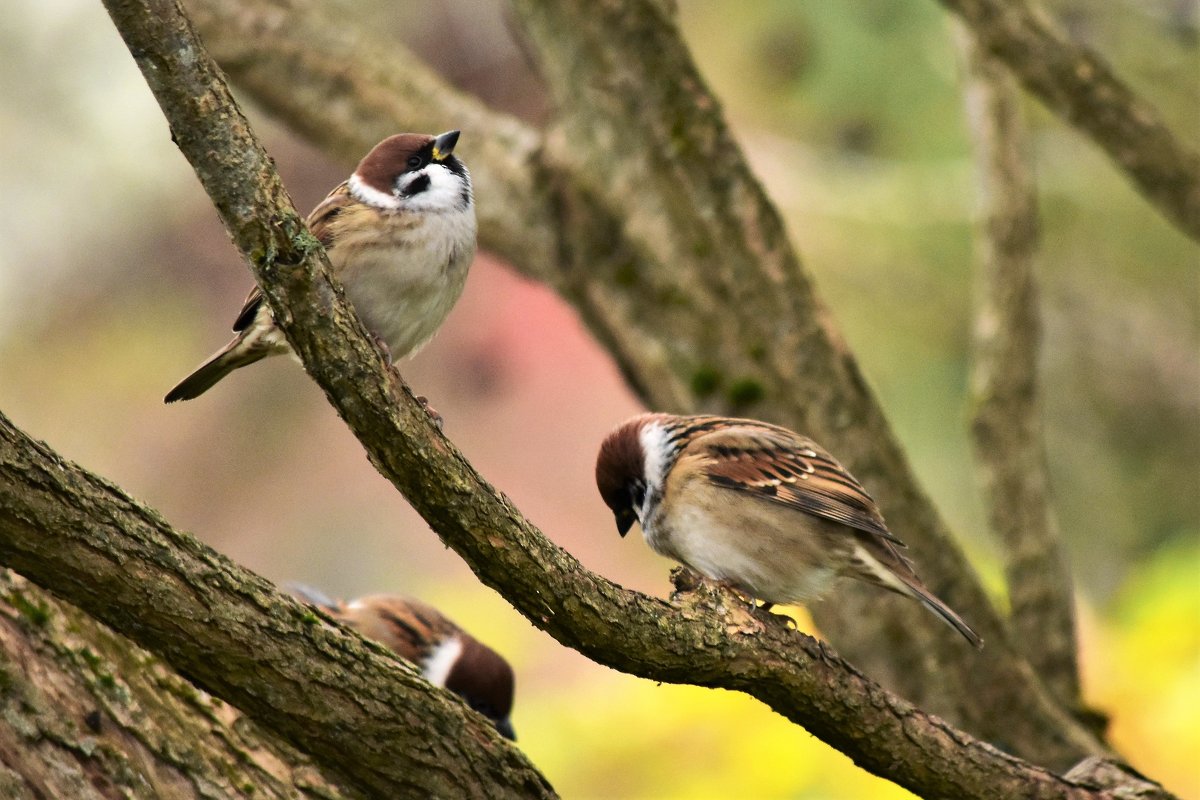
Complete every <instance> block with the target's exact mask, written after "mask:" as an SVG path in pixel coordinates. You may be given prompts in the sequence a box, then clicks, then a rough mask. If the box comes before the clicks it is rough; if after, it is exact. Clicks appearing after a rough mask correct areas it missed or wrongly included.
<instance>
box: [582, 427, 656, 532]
mask: <svg viewBox="0 0 1200 800" xmlns="http://www.w3.org/2000/svg"><path fill="white" fill-rule="evenodd" d="M662 417H663V415H661V414H643V415H641V416H638V417H634V418H633V419H631V420H629V421H627V422H625V423H624V424H622V425H621V426H620V427H618V428H617V429H616V430H614V431H613V432H612V433H610V434H609V435H608V436H607V437H606V438H605V439H604V441H603V442H602V443H601V444H600V453H599V455H597V456H596V488H597V489H599V490H600V496H601V497H602V498H603V499H604V503H605V505H607V506H608V507H609V508H610V509H611V510H612V512H613V516H614V517H616V520H617V533H619V534H621V536H624V535H625V534H627V533H629V529H630V528H631V527H633V523H634V522H639V521H640V522H643V523H644V522H645V520H644V519H643V517H642V513H643V508H644V506H645V503H646V493H647V492H648V491H649V492H652V493H653V494H655V495H661V493H662V468H661V465H662V463H663V462H664V460H665V459H666V453H665V452H664V449H663V445H664V437H663V435H662V432H663V427H662V421H661V419H662Z"/></svg>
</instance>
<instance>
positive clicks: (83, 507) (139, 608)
mask: <svg viewBox="0 0 1200 800" xmlns="http://www.w3.org/2000/svg"><path fill="white" fill-rule="evenodd" d="M165 41H169V40H164V42H165ZM280 210H281V209H280ZM0 561H3V563H4V564H5V565H6V566H9V567H11V568H13V569H15V570H17V571H18V572H20V573H21V574H23V575H25V576H26V577H28V578H29V579H30V580H33V581H35V582H36V583H38V584H39V585H41V586H43V587H45V588H47V589H49V590H50V591H52V592H53V593H54V594H56V595H58V596H59V597H62V598H63V599H65V600H67V601H68V602H70V603H72V604H74V605H76V606H78V607H80V608H81V609H83V610H84V611H86V612H87V613H89V614H91V615H92V616H94V617H95V618H96V619H99V620H100V621H101V622H104V623H105V624H106V625H108V626H110V627H111V628H113V629H114V630H116V631H118V632H120V633H122V634H124V635H126V636H128V637H130V638H131V639H133V640H134V641H136V642H137V643H138V644H140V645H142V646H143V647H145V648H146V649H148V650H151V651H152V652H154V653H157V654H158V655H160V656H162V657H163V659H165V660H166V661H167V662H168V663H169V664H171V666H173V667H174V668H175V669H176V670H178V671H179V672H180V673H181V674H183V675H184V676H185V677H187V678H188V679H190V680H192V681H193V682H195V683H196V684H197V685H198V686H200V687H201V688H203V689H205V690H206V691H208V692H210V693H212V694H214V695H216V696H217V697H220V698H222V699H224V700H227V701H229V702H230V703H232V704H234V705H235V706H237V707H238V708H240V709H241V710H242V711H244V712H246V714H247V715H248V716H250V717H251V718H252V719H254V720H255V721H257V722H258V723H259V724H261V725H262V726H263V727H264V728H265V729H267V730H270V731H273V732H274V733H276V734H278V735H279V736H281V737H282V738H283V739H284V740H286V741H288V742H291V743H292V744H294V745H295V746H296V747H299V748H300V749H301V750H303V751H305V752H307V753H309V754H310V755H312V756H313V758H314V759H315V760H316V761H317V763H319V764H321V765H322V766H323V767H324V768H325V769H327V770H328V772H329V774H331V775H333V776H336V778H337V779H338V780H340V781H341V782H343V783H344V784H345V785H346V786H348V787H351V788H352V789H354V790H355V791H357V792H361V793H364V794H367V795H372V796H383V797H394V796H396V795H398V794H407V795H412V796H429V797H480V798H484V797H486V798H492V797H499V796H506V797H550V796H552V795H553V792H552V791H551V790H550V789H549V787H548V786H546V784H545V782H544V780H543V779H542V778H541V776H540V775H538V773H537V771H536V770H534V769H533V768H532V767H531V766H530V764H529V762H528V761H526V760H525V758H524V756H523V755H521V753H520V752H519V751H518V750H516V749H515V748H514V747H512V746H510V745H509V744H508V743H507V741H506V740H504V739H501V738H500V737H499V735H497V734H496V732H495V730H494V729H493V727H492V725H491V724H490V723H489V722H488V721H487V720H485V719H484V718H483V717H481V716H479V715H478V714H475V713H474V712H471V711H469V710H468V709H467V707H466V706H465V705H464V704H463V703H461V702H459V701H458V700H457V699H456V698H455V697H454V696H453V695H450V694H448V693H446V692H442V691H437V690H435V689H433V687H432V686H430V685H429V684H428V683H427V682H425V681H424V680H423V679H422V678H420V677H419V676H418V675H417V673H416V671H415V670H413V669H412V668H411V666H410V665H408V664H407V663H406V662H403V661H400V660H399V659H398V658H397V657H396V656H394V655H393V654H391V653H390V652H389V651H387V650H386V649H384V648H383V647H382V646H379V645H375V644H373V643H368V642H366V641H364V640H363V639H361V638H360V637H358V636H356V635H354V634H352V633H350V632H348V631H346V630H345V629H343V628H341V627H338V626H331V625H325V624H322V623H321V621H320V619H319V618H318V617H316V616H315V615H314V614H313V613H312V611H310V610H309V609H308V608H306V607H305V606H302V605H300V604H299V603H297V602H296V601H294V600H292V599H291V598H289V597H287V596H286V595H282V594H280V593H278V592H276V591H275V589H274V587H272V586H271V584H270V583H269V582H267V581H266V580H264V579H263V578H260V577H258V576H257V575H254V574H253V573H250V572H248V571H247V570H244V569H242V568H241V567H238V566H237V565H236V564H234V563H232V562H230V561H229V560H228V559H226V558H224V557H222V556H221V555H220V554H218V553H216V552H214V551H213V550H211V549H210V548H208V547H205V546H204V545H203V544H201V543H200V542H198V541H196V540H195V539H194V538H192V537H191V536H188V535H187V534H183V533H180V532H178V531H175V530H172V529H171V527H170V526H169V525H167V523H166V522H165V521H164V520H163V519H162V517H160V516H159V515H158V514H157V513H156V512H154V511H153V510H151V509H149V508H146V507H145V506H143V505H140V504H139V503H137V502H136V501H134V500H133V499H131V498H130V497H128V496H127V495H125V494H123V493H122V492H121V491H120V490H119V489H117V488H116V487H115V486H112V485H111V484H109V483H107V482H105V481H104V480H103V479H101V478H98V477H96V476H95V475H91V474H89V473H87V472H85V471H84V470H82V469H80V468H79V467H77V466H75V465H74V464H71V463H69V462H66V461H64V460H62V459H61V458H59V456H58V455H57V454H55V453H54V452H53V451H52V450H50V449H49V448H48V447H46V446H45V445H43V444H41V443H39V442H35V441H33V440H31V439H29V438H28V437H27V436H25V434H23V433H22V432H21V431H19V430H17V429H16V428H15V427H13V426H12V423H10V422H9V421H8V419H7V418H5V417H4V416H3V415H0Z"/></svg>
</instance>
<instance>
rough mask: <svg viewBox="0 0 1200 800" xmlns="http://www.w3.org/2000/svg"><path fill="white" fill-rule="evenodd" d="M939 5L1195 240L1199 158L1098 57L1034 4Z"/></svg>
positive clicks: (1199, 235) (949, 1)
mask: <svg viewBox="0 0 1200 800" xmlns="http://www.w3.org/2000/svg"><path fill="white" fill-rule="evenodd" d="M939 2H940V3H941V4H942V5H943V6H945V7H946V8H948V9H949V10H951V11H953V12H954V13H955V14H957V15H958V16H959V18H960V19H961V20H962V21H963V23H964V24H965V25H966V26H967V27H968V28H969V29H970V31H971V34H972V35H973V36H974V37H975V39H976V41H977V42H978V43H979V46H980V47H981V48H982V49H983V50H984V51H985V52H987V53H988V54H990V55H992V56H994V57H995V58H996V59H997V60H998V61H1000V62H1001V63H1003V64H1004V65H1005V66H1006V67H1008V69H1009V70H1011V71H1012V73H1013V75H1015V76H1016V77H1017V79H1018V80H1019V81H1020V82H1021V85H1023V86H1024V87H1025V88H1026V89H1027V90H1028V91H1029V92H1031V93H1032V94H1033V95H1034V96H1035V97H1037V98H1038V99H1039V100H1041V101H1042V103H1044V104H1045V106H1046V107H1047V108H1048V109H1050V111H1052V112H1053V113H1055V114H1056V115H1058V116H1059V117H1061V118H1062V119H1063V120H1065V121H1066V122H1067V123H1069V124H1070V125H1071V126H1073V127H1075V128H1076V129H1078V130H1079V131H1080V132H1081V133H1083V134H1084V135H1086V136H1087V137H1088V138H1089V139H1091V140H1092V141H1094V142H1095V143H1096V144H1097V145H1098V146H1099V147H1100V148H1101V149H1102V150H1104V152H1105V153H1107V154H1108V156H1109V158H1111V159H1112V160H1113V162H1114V163H1115V164H1116V165H1117V167H1119V168H1120V169H1121V170H1122V171H1124V172H1125V173H1126V174H1127V175H1128V176H1129V179H1130V180H1131V181H1132V182H1133V185H1134V186H1136V187H1137V189H1138V191H1139V192H1141V193H1142V195H1143V196H1144V197H1145V198H1146V199H1147V200H1148V201H1150V203H1151V204H1152V205H1154V206H1155V207H1156V208H1157V209H1158V210H1159V212H1160V213H1162V214H1163V216H1165V217H1166V218H1167V219H1168V220H1170V221H1171V222H1172V223H1173V224H1174V225H1175V226H1176V227H1178V228H1179V229H1180V230H1181V231H1183V232H1184V233H1185V234H1187V235H1188V236H1190V237H1191V238H1193V239H1196V240H1197V241H1200V153H1197V151H1196V150H1195V148H1194V147H1189V146H1188V145H1187V144H1185V143H1184V142H1182V141H1180V140H1179V139H1178V138H1177V137H1176V136H1175V135H1174V134H1173V133H1172V132H1171V130H1170V129H1169V128H1167V126H1166V124H1165V123H1164V122H1163V121H1162V119H1161V118H1160V116H1159V114H1158V111H1157V110H1155V109H1154V107H1153V106H1151V105H1150V103H1148V102H1147V101H1146V100H1145V99H1143V98H1142V97H1140V96H1138V95H1137V94H1136V93H1134V92H1133V91H1132V90H1131V89H1130V88H1129V87H1128V86H1126V85H1125V83H1124V81H1122V80H1121V79H1120V78H1119V77H1117V75H1116V74H1115V73H1113V71H1112V69H1111V68H1110V67H1109V66H1108V64H1107V63H1106V62H1105V61H1104V59H1102V58H1101V57H1100V56H1099V55H1097V54H1096V53H1093V52H1092V51H1091V50H1089V49H1088V48H1086V47H1083V46H1081V45H1078V44H1076V43H1075V42H1073V41H1071V40H1070V38H1069V37H1068V36H1067V35H1066V34H1065V33H1064V32H1063V31H1062V30H1061V29H1060V28H1059V27H1058V26H1057V25H1056V24H1055V23H1054V21H1053V20H1052V19H1051V18H1050V17H1049V15H1047V14H1046V13H1045V12H1044V11H1043V10H1042V9H1041V8H1040V7H1038V6H1037V5H1036V2H1037V0H939Z"/></svg>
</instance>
